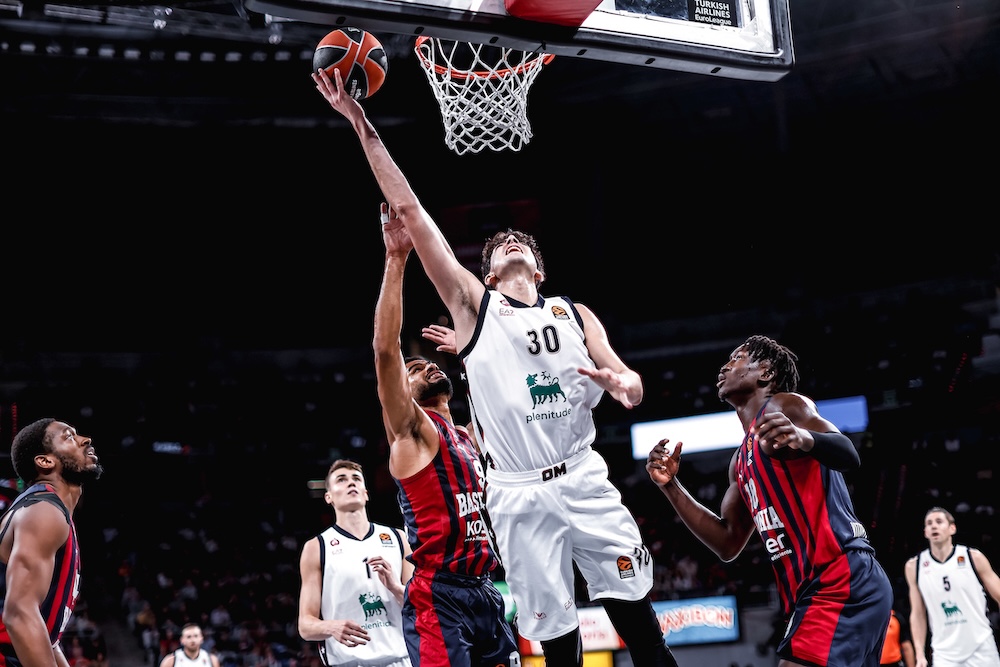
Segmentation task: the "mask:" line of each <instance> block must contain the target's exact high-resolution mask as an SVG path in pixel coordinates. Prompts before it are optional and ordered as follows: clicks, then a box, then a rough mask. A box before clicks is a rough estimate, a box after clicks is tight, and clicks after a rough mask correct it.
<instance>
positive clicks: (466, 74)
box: [416, 35, 555, 79]
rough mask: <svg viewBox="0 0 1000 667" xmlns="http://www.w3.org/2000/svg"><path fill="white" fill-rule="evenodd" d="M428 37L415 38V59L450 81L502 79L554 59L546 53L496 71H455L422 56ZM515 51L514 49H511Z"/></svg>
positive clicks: (553, 56)
mask: <svg viewBox="0 0 1000 667" xmlns="http://www.w3.org/2000/svg"><path fill="white" fill-rule="evenodd" d="M428 39H430V37H428V36H427V35H420V36H419V37H417V44H416V52H417V57H418V58H420V61H421V62H422V63H423V64H424V65H425V66H426V67H433V68H434V72H435V73H436V74H438V75H439V76H448V77H451V78H452V79H502V78H504V77H506V76H508V75H510V74H518V75H521V74H524V73H525V72H527V71H528V70H531V69H534V68H535V67H540V66H542V65H548V64H549V63H550V62H552V59H553V58H555V54H552V53H546V54H543V55H542V56H536V57H534V58H532V59H531V60H529V61H527V62H525V63H521V64H520V65H518V66H517V67H505V68H503V69H498V70H485V69H484V70H461V69H455V68H453V67H445V66H444V65H438V64H437V63H432V62H431V61H429V60H428V59H427V57H426V56H425V55H424V51H423V49H422V48H421V47H422V46H423V45H424V42H426V41H427V40H428ZM511 50H512V51H513V50H516V49H511Z"/></svg>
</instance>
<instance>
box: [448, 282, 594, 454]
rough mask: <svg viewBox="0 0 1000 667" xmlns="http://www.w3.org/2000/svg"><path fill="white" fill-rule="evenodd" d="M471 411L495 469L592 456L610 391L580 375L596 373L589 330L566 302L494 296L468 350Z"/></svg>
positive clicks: (482, 308)
mask: <svg viewBox="0 0 1000 667" xmlns="http://www.w3.org/2000/svg"><path fill="white" fill-rule="evenodd" d="M462 354H463V356H462V363H463V364H464V367H465V374H466V383H467V385H468V388H469V396H470V410H471V412H472V416H473V424H474V427H475V428H476V436H477V437H478V438H479V443H480V448H481V449H482V452H483V454H485V455H486V457H487V462H488V463H489V465H490V466H491V467H495V468H496V469H498V470H502V471H505V472H523V471H528V470H538V469H541V468H546V467H549V466H552V465H555V464H557V463H559V462H561V461H564V460H566V459H568V458H569V457H571V456H573V455H574V454H576V453H578V452H580V451H581V450H583V449H586V448H587V447H589V446H590V444H591V443H592V442H593V441H594V438H595V437H596V436H597V429H596V428H595V426H594V418H593V413H592V411H593V409H594V408H595V407H596V406H597V404H598V402H599V401H600V400H601V397H602V396H603V395H604V390H603V389H601V387H600V386H598V384H597V383H596V382H594V381H593V380H591V379H590V378H588V377H586V376H585V375H582V374H580V373H579V372H578V371H577V369H578V368H594V367H595V364H594V361H593V359H591V358H590V355H589V353H588V352H587V347H586V345H585V344H584V336H583V324H582V322H581V320H580V317H579V314H578V313H577V312H576V309H575V308H574V306H573V302H572V301H570V300H569V299H568V298H566V297H544V298H542V297H541V296H540V297H539V299H538V303H537V304H535V305H534V306H527V305H525V304H523V303H520V302H518V301H515V300H514V299H510V298H508V297H506V296H504V295H503V294H501V293H500V292H497V291H496V290H487V291H486V295H485V296H484V297H483V303H482V304H481V306H480V309H479V321H478V323H477V326H476V333H475V334H474V336H473V338H472V340H471V341H470V342H469V345H468V346H467V347H466V348H465V349H464V350H463V351H462Z"/></svg>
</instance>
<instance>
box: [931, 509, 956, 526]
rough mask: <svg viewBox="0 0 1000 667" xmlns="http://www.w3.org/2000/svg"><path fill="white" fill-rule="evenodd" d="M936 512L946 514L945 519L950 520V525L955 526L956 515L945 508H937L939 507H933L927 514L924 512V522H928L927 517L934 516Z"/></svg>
mask: <svg viewBox="0 0 1000 667" xmlns="http://www.w3.org/2000/svg"><path fill="white" fill-rule="evenodd" d="M935 512H941V514H944V517H945V518H946V519H948V523H950V524H954V523H955V515H954V514H952V513H951V512H949V511H948V510H946V509H945V508H943V507H937V506H935V507H932V508H930V509H929V510H927V511H926V512H924V521H926V520H927V517H929V516H930V515H931V514H934V513H935Z"/></svg>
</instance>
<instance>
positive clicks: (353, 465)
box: [323, 459, 365, 491]
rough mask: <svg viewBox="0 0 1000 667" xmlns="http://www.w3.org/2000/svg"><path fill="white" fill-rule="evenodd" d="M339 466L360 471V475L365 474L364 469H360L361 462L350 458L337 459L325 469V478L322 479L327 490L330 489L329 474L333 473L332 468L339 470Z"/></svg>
mask: <svg viewBox="0 0 1000 667" xmlns="http://www.w3.org/2000/svg"><path fill="white" fill-rule="evenodd" d="M340 468H347V469H348V470H354V471H356V472H359V473H361V475H362V476H364V474H365V471H364V470H362V469H361V464H360V463H358V462H357V461H352V460H351V459H337V460H336V461H334V462H333V463H331V464H330V467H329V468H328V469H327V471H326V478H325V479H324V480H323V486H325V487H326V489H327V491H329V490H330V475H332V474H333V471H334V470H339V469H340Z"/></svg>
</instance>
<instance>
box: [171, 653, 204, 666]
mask: <svg viewBox="0 0 1000 667" xmlns="http://www.w3.org/2000/svg"><path fill="white" fill-rule="evenodd" d="M174 667H212V657H211V655H210V654H209V652H208V651H206V650H205V649H203V648H202V649H198V655H197V656H195V657H193V658H189V657H188V654H187V653H185V652H184V649H182V648H179V649H177V650H176V651H174Z"/></svg>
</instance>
